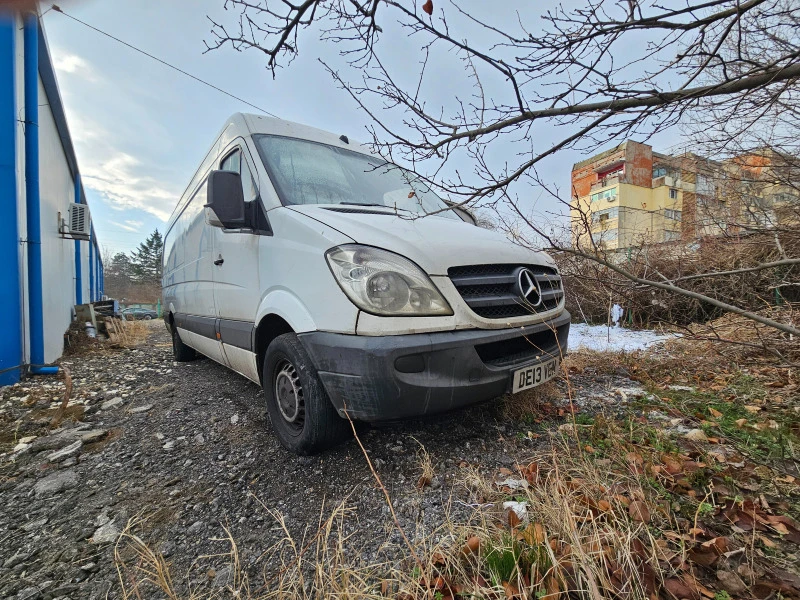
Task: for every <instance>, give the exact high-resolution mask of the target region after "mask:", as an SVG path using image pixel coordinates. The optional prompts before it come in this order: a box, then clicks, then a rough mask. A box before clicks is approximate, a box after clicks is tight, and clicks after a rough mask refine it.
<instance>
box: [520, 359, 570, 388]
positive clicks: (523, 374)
mask: <svg viewBox="0 0 800 600" xmlns="http://www.w3.org/2000/svg"><path fill="white" fill-rule="evenodd" d="M558 365H559V360H558V359H557V358H553V359H551V360H548V361H547V362H543V363H540V364H538V365H532V366H530V367H525V368H524V369H519V370H518V371H514V385H513V387H512V388H511V393H512V394H516V393H517V392H521V391H522V390H527V389H529V388H532V387H536V386H537V385H541V384H543V383H544V382H545V381H549V380H551V379H552V378H553V377H555V376H556V373H558Z"/></svg>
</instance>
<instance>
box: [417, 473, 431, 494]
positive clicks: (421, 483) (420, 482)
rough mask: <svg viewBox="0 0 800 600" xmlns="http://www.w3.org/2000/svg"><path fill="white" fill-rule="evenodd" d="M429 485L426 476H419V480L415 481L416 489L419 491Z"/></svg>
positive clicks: (429, 482) (429, 479)
mask: <svg viewBox="0 0 800 600" xmlns="http://www.w3.org/2000/svg"><path fill="white" fill-rule="evenodd" d="M430 484H431V478H430V477H428V476H426V475H420V476H419V479H417V489H418V490H421V489H424V488H426V487H427V486H429V485H430Z"/></svg>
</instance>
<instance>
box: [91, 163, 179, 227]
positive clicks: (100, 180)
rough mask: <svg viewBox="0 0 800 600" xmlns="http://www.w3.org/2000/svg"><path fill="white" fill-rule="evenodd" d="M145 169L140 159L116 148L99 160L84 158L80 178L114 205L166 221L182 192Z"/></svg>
mask: <svg viewBox="0 0 800 600" xmlns="http://www.w3.org/2000/svg"><path fill="white" fill-rule="evenodd" d="M87 163H88V164H87ZM144 171H146V168H145V167H144V165H142V162H141V161H140V160H139V159H137V158H135V157H133V156H131V155H130V154H126V153H124V152H119V151H116V152H110V153H109V154H107V155H106V158H105V159H102V160H100V161H99V162H95V161H85V162H84V168H83V175H82V176H81V177H82V180H83V183H84V185H85V186H87V187H89V188H91V189H93V190H94V191H96V192H98V193H99V194H100V195H102V196H103V197H104V198H105V199H106V200H107V201H108V203H109V204H110V206H111V208H114V209H116V210H126V209H132V208H138V209H140V210H143V211H145V212H148V213H150V214H151V215H155V216H156V217H158V218H159V219H161V220H162V221H166V220H168V219H169V216H170V214H171V212H172V207H173V206H174V205H175V202H176V200H177V199H178V197H180V192H176V191H174V190H170V189H168V188H167V187H166V186H165V185H164V184H163V183H162V182H160V181H158V180H156V179H154V178H153V177H150V176H147V175H143V174H142V173H143V172H144Z"/></svg>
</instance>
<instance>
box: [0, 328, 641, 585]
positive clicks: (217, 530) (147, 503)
mask: <svg viewBox="0 0 800 600" xmlns="http://www.w3.org/2000/svg"><path fill="white" fill-rule="evenodd" d="M151 327H152V334H151V336H150V338H149V339H148V342H147V344H145V345H143V346H140V347H138V348H136V349H132V350H119V349H117V350H111V349H105V350H102V351H93V352H88V353H85V354H84V355H81V356H77V357H65V358H64V359H63V361H62V364H64V365H65V366H68V367H69V368H70V369H71V372H72V377H73V383H74V389H73V392H72V396H71V397H72V402H71V405H70V408H69V409H68V417H69V418H68V419H67V420H66V421H65V422H64V424H63V425H62V426H61V427H60V428H58V429H55V430H52V429H49V428H48V425H49V422H50V419H51V418H52V414H53V411H54V409H55V407H56V406H57V403H58V402H59V401H60V399H61V396H62V394H63V384H62V382H61V381H60V380H58V379H55V378H52V377H51V378H44V377H40V378H33V379H30V380H28V381H26V382H23V383H22V384H18V385H15V386H12V387H8V388H3V389H2V390H0V501H1V502H2V504H3V510H2V513H0V598H18V599H37V598H42V599H50V598H73V599H77V598H118V597H121V591H120V584H119V579H118V574H117V571H116V568H115V564H114V541H115V540H116V539H117V537H118V535H119V532H120V531H121V530H122V529H123V528H124V527H125V525H126V523H127V522H128V520H129V519H131V518H134V517H143V518H145V523H144V525H143V526H142V528H141V530H140V531H142V532H144V533H143V536H144V537H145V539H146V540H147V542H148V543H149V544H150V545H151V547H153V548H154V549H155V550H156V551H158V552H161V553H162V555H163V556H165V557H167V559H168V560H169V561H170V562H172V563H174V572H175V573H176V574H179V575H180V574H186V573H189V572H190V567H192V566H194V568H192V569H191V572H190V574H189V575H186V576H179V577H176V582H175V583H176V585H177V586H178V588H180V589H184V590H185V589H186V586H187V585H188V586H192V587H193V588H194V587H200V588H201V589H202V588H204V587H205V586H211V585H219V584H220V583H224V580H225V578H226V577H228V576H229V570H227V569H226V566H225V565H226V564H227V561H226V560H225V558H224V557H217V558H210V557H208V555H212V554H218V553H224V552H226V551H227V549H228V545H227V543H225V542H224V541H220V539H219V538H224V537H225V532H224V530H223V526H226V527H228V528H229V529H230V532H231V534H232V535H233V537H234V538H235V539H236V542H237V544H238V547H239V550H240V554H241V557H242V560H243V562H244V565H245V568H246V569H247V568H249V569H251V570H253V572H252V573H250V575H251V576H252V577H255V578H256V579H259V577H258V574H257V569H258V568H260V567H257V561H258V559H259V557H261V556H262V555H263V553H264V552H265V550H267V549H268V548H269V547H270V546H271V545H272V544H274V543H275V542H276V541H277V540H278V539H279V538H280V537H281V532H280V531H279V530H278V529H277V528H276V523H275V520H274V518H273V517H272V516H270V514H269V513H268V512H267V511H266V510H265V507H266V508H269V509H271V510H273V511H275V512H276V513H279V514H281V515H283V516H284V517H285V520H286V523H287V525H288V527H289V528H290V530H291V531H292V532H293V534H295V535H298V536H299V537H301V536H302V534H303V532H304V531H306V530H307V529H308V528H310V529H311V530H313V531H316V528H317V523H318V520H319V516H320V511H321V510H322V509H323V506H332V505H333V504H335V503H339V502H341V501H343V500H347V503H348V506H350V507H352V509H353V510H354V518H353V519H352V522H350V523H348V524H347V525H346V530H347V531H348V532H352V533H353V538H352V540H351V545H352V547H353V548H357V549H358V551H359V552H360V553H361V555H362V556H363V557H366V558H372V557H374V556H377V555H380V556H381V557H383V558H387V557H388V558H391V556H392V553H393V552H394V551H395V549H396V547H397V544H399V543H400V539H399V536H398V534H397V532H396V531H395V530H393V528H392V521H391V517H390V515H389V511H388V507H387V506H386V504H385V500H384V498H383V494H382V492H381V491H380V489H379V488H378V487H377V486H376V485H375V482H374V479H373V477H372V475H371V473H370V470H369V467H368V465H367V463H366V461H365V460H364V457H363V455H362V453H361V450H360V449H359V447H358V445H357V444H356V443H355V442H354V441H351V442H348V443H346V444H344V445H343V446H341V447H339V448H336V449H334V450H332V451H329V452H327V453H325V454H323V455H320V456H316V457H302V458H301V457H297V456H294V455H292V454H290V453H288V452H287V451H286V450H284V449H283V448H282V447H281V446H280V444H279V443H278V442H277V440H276V439H275V437H274V436H273V435H272V432H271V426H270V424H269V421H268V419H267V417H266V414H265V410H264V395H263V393H262V392H261V390H260V388H258V387H257V386H256V385H254V384H252V383H250V382H249V381H247V380H246V379H244V378H243V377H240V376H239V375H237V374H235V373H233V372H232V371H229V370H227V369H225V368H224V367H222V366H220V365H218V364H216V363H214V362H213V361H210V360H206V359H204V360H198V361H195V362H191V363H182V364H178V363H173V361H172V349H171V345H170V341H169V336H168V334H167V332H166V331H165V329H164V327H163V325H162V324H160V323H153V324H152V325H151ZM572 386H573V390H574V398H575V400H576V403H577V404H578V405H579V406H580V407H582V408H583V409H584V410H595V409H597V408H599V407H606V406H614V407H618V405H619V404H620V403H621V402H624V401H625V400H627V399H629V398H632V397H635V396H636V395H638V394H640V393H642V390H641V389H640V388H638V387H637V386H636V384H634V383H633V382H631V381H630V380H627V379H625V378H624V377H622V376H619V377H606V376H597V377H593V378H590V377H585V378H583V379H582V378H579V377H578V378H574V379H573V380H572ZM555 389H556V390H557V391H556V398H557V399H558V398H559V397H561V398H563V394H564V392H563V390H564V389H565V386H563V385H562V384H557V386H556V388H555ZM555 404H556V405H557V404H558V401H556V403H555ZM550 412H551V413H554V414H557V407H551V410H550ZM503 415H504V412H503V410H502V401H499V400H498V401H493V402H490V403H487V404H484V405H481V406H477V407H473V408H471V409H467V410H463V411H460V412H457V413H453V414H450V415H445V416H441V417H437V418H430V419H425V420H419V421H413V422H405V423H401V424H396V425H392V426H384V427H380V428H370V427H364V428H363V431H362V432H361V433H360V437H361V440H362V441H363V443H364V446H365V447H366V449H367V450H368V452H369V454H370V457H371V458H372V461H373V463H374V465H375V467H376V469H377V471H378V472H379V473H380V475H381V477H382V478H383V481H384V483H385V485H386V487H387V488H388V490H389V492H390V494H391V496H392V498H393V503H394V506H395V509H396V511H397V513H398V517H399V520H400V522H401V524H402V525H403V527H404V530H406V531H407V532H408V533H409V535H410V536H411V537H413V536H414V535H425V533H426V532H429V531H430V530H432V529H433V528H435V527H436V526H437V525H439V524H440V523H441V522H442V519H443V518H444V514H445V511H446V510H448V507H451V509H452V511H453V513H451V514H453V516H455V517H456V518H462V517H463V518H465V519H466V518H468V515H469V513H471V510H472V509H470V508H469V507H467V506H466V505H465V504H461V503H459V502H458V501H459V500H463V501H469V500H470V497H469V491H468V490H467V489H466V488H465V487H464V486H463V485H462V484H461V483H460V482H461V481H462V479H463V471H464V466H465V463H467V464H469V465H479V466H480V468H481V469H482V470H485V471H486V472H492V471H494V470H496V469H498V468H499V467H512V466H513V465H514V463H516V462H517V461H521V460H522V459H524V457H525V455H526V454H527V453H529V452H530V451H531V450H532V448H533V444H537V443H540V441H539V440H542V439H544V438H545V437H546V436H542V437H541V438H537V436H535V435H534V436H528V435H527V434H528V431H529V430H534V431H539V432H540V433H541V432H542V430H544V429H546V428H547V427H548V426H549V427H556V426H557V424H558V423H560V422H561V421H559V420H558V419H557V418H553V419H547V418H546V419H545V420H544V421H543V422H542V423H539V424H537V423H535V422H531V421H530V420H527V422H526V421H525V420H513V419H510V418H508V417H504V416H503ZM32 436H37V437H35V438H34V439H31V438H32ZM414 438H416V440H419V442H421V443H422V444H424V446H425V449H426V450H427V451H428V452H429V454H430V456H431V459H432V461H433V466H434V472H435V477H434V480H433V482H432V485H430V486H429V487H427V488H425V489H424V490H423V491H420V490H418V489H417V487H416V482H417V479H418V477H419V475H420V467H419V460H418V449H419V445H418V444H417V442H416V441H415V439H414ZM415 532H416V533H415ZM210 569H213V571H210ZM214 573H215V574H216V576H215V577H213V579H211V578H209V574H214Z"/></svg>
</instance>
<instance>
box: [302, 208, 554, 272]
mask: <svg viewBox="0 0 800 600" xmlns="http://www.w3.org/2000/svg"><path fill="white" fill-rule="evenodd" d="M287 208H290V209H291V210H293V211H296V212H299V213H301V214H303V215H306V216H307V217H310V218H312V219H315V220H317V221H320V222H322V223H324V224H325V225H328V226H329V227H332V228H334V229H336V230H338V231H339V232H341V233H343V234H344V235H346V236H347V237H349V238H351V239H352V240H353V241H354V242H357V243H359V244H365V245H368V246H375V247H378V248H383V249H385V250H390V251H391V252H396V253H397V254H401V255H402V256H405V257H406V258H409V259H411V260H412V261H414V262H415V263H417V264H418V265H419V266H420V267H422V269H424V270H425V272H427V273H428V274H429V275H447V269H448V268H449V267H456V266H462V265H480V264H493V263H519V264H537V265H546V266H549V267H555V263H554V261H553V259H552V258H550V257H549V256H548V255H546V254H544V253H543V252H534V251H532V250H528V249H526V248H523V247H522V246H519V245H518V244H515V243H513V242H511V241H510V240H508V238H506V237H505V236H504V235H502V234H500V233H497V232H496V231H490V230H488V229H483V228H482V227H476V226H474V225H471V224H469V223H465V222H464V221H456V220H455V219H447V218H444V217H437V216H435V215H432V216H427V217H421V218H418V219H414V220H411V219H407V218H402V217H399V216H398V215H397V214H396V213H394V212H390V211H386V212H385V213H384V212H383V211H382V210H381V209H379V208H376V209H373V208H371V207H365V208H364V210H370V211H372V210H374V212H370V213H363V212H338V210H330V208H331V207H329V208H325V207H324V206H321V205H316V204H310V205H297V204H296V205H292V206H290V207H287ZM351 208H352V209H353V210H355V209H357V207H347V208H346V209H343V210H349V209H351ZM377 213H380V214H377Z"/></svg>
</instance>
